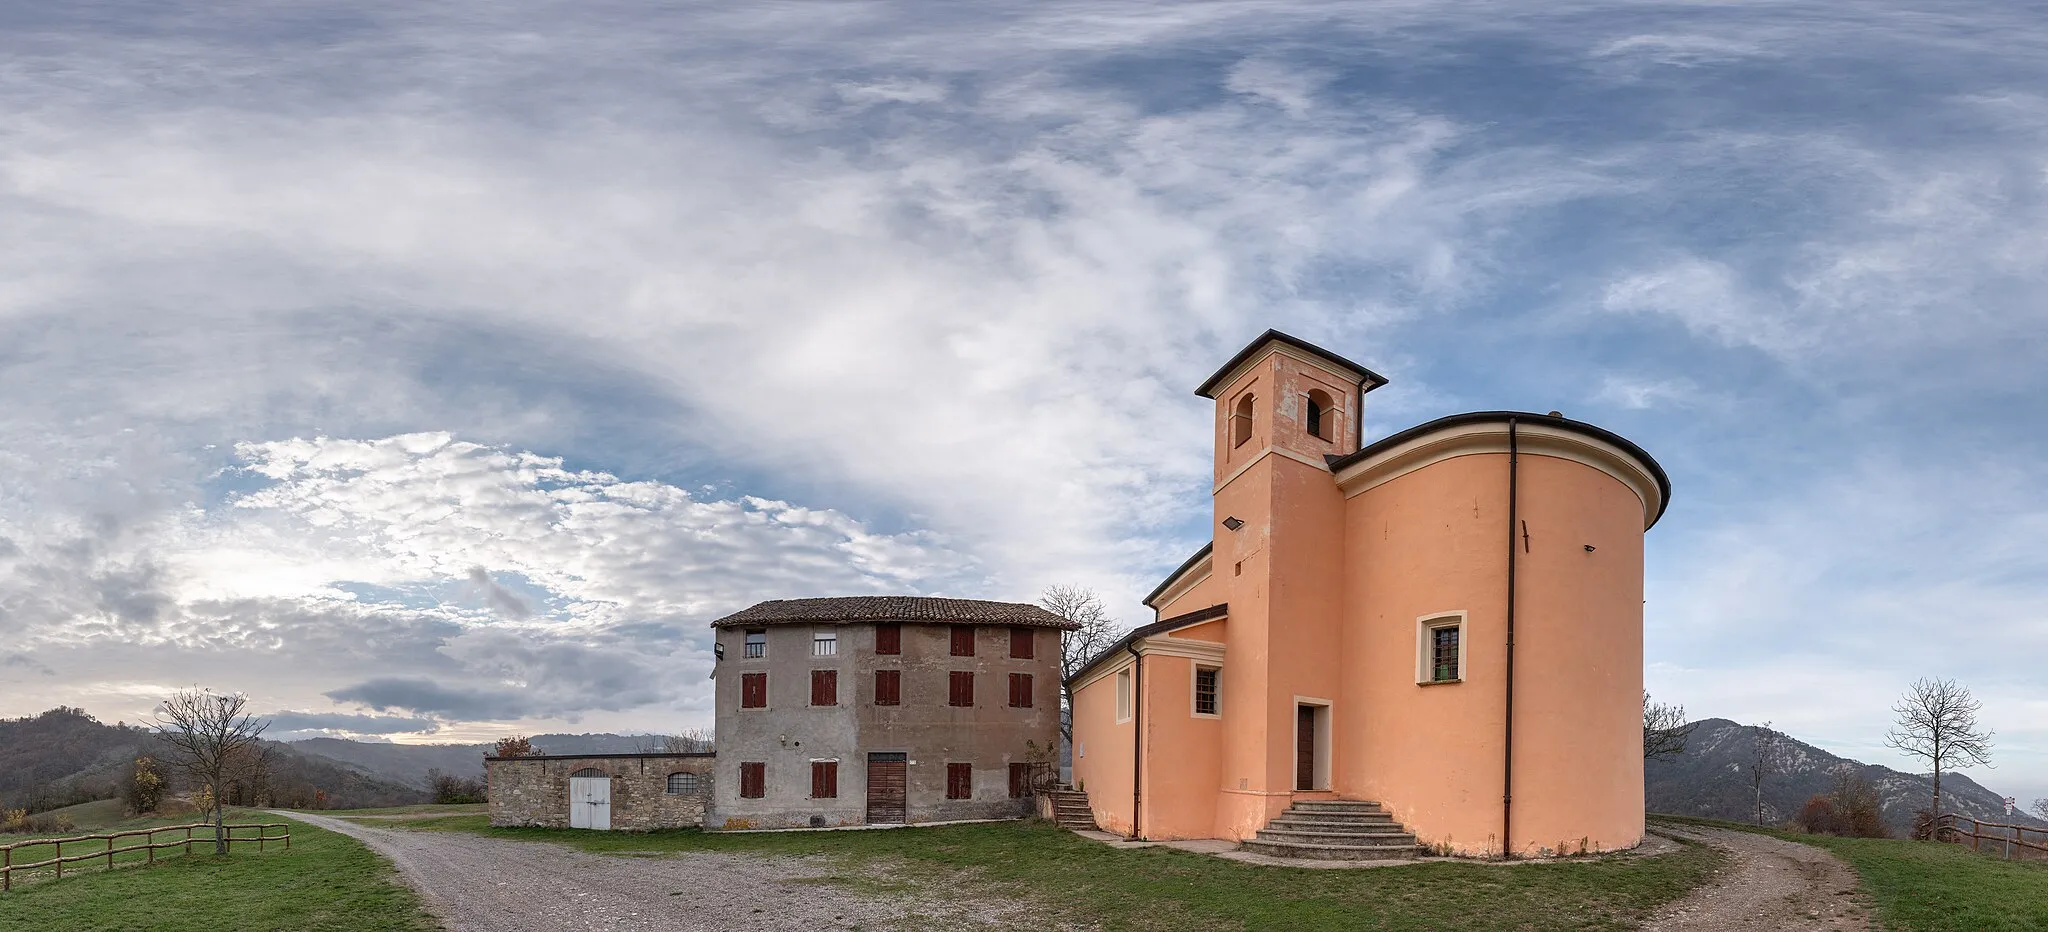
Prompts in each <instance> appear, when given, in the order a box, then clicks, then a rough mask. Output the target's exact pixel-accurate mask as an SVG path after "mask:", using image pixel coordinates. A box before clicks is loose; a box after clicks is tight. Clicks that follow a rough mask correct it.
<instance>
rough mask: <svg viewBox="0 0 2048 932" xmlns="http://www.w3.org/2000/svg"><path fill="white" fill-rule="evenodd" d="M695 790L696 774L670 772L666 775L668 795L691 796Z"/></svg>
mask: <svg viewBox="0 0 2048 932" xmlns="http://www.w3.org/2000/svg"><path fill="white" fill-rule="evenodd" d="M696 792H697V775H696V774H694V773H672V774H669V775H668V795H670V796H692V795H695V794H696Z"/></svg>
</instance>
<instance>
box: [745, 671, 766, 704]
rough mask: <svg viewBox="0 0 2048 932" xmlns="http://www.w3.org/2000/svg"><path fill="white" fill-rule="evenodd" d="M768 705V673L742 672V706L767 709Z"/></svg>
mask: <svg viewBox="0 0 2048 932" xmlns="http://www.w3.org/2000/svg"><path fill="white" fill-rule="evenodd" d="M767 707H768V674H766V673H742V674H740V708H742V709H765V708H767Z"/></svg>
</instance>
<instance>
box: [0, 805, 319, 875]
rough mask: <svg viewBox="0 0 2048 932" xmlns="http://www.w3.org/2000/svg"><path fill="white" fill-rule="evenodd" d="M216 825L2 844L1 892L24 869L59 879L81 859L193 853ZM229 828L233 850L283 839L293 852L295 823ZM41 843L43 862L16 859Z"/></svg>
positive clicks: (147, 859)
mask: <svg viewBox="0 0 2048 932" xmlns="http://www.w3.org/2000/svg"><path fill="white" fill-rule="evenodd" d="M212 828H213V823H211V822H194V823H192V824H190V825H166V826H162V827H160V828H138V829H134V830H132V831H127V832H114V833H112V834H108V835H76V836H73V837H70V838H31V839H29V840H28V841H17V842H15V843H13V844H8V845H0V892H4V891H8V890H13V889H14V875H15V874H16V873H17V872H20V871H33V870H41V869H43V868H46V867H54V868H56V878H55V879H58V880H61V879H63V877H64V865H66V864H75V863H77V862H80V861H93V860H100V859H105V861H106V865H107V866H106V869H107V870H113V869H114V855H117V854H126V853H128V852H131V851H140V852H143V861H144V863H149V864H154V863H156V853H157V852H158V851H160V850H164V849H168V848H183V849H185V853H186V854H190V853H192V844H193V842H194V841H197V842H199V843H201V844H206V845H211V844H213V837H212V833H211V830H212ZM225 828H226V829H227V841H228V848H229V850H233V849H234V845H235V843H236V842H241V843H243V844H248V843H249V842H252V841H253V842H255V843H256V850H258V851H262V850H263V847H264V845H267V844H269V843H270V842H273V841H278V842H283V843H284V847H285V850H286V851H290V850H291V847H292V833H291V824H290V823H288V822H245V823H242V824H240V825H229V826H225ZM195 829H205V830H208V834H206V835H203V836H197V837H196V838H195V836H194V835H193V834H192V832H193V830H195ZM250 829H253V830H255V832H256V834H254V835H241V836H237V835H236V834H235V832H236V831H237V830H242V831H247V830H250ZM271 829H280V830H281V831H279V832H278V833H277V834H275V835H273V834H271V833H270V830H271ZM166 832H184V833H185V837H183V838H174V839H171V840H170V841H157V840H156V836H158V835H161V834H164V833H166ZM123 838H141V839H142V842H141V843H140V844H132V845H122V846H120V847H118V848H117V847H115V846H114V842H115V841H118V840H120V839H123ZM94 841H96V842H101V843H103V844H102V847H100V848H98V849H96V850H93V851H87V852H84V853H82V854H69V855H67V854H65V853H64V846H65V845H78V844H81V843H83V842H94ZM39 845H49V846H50V857H48V858H45V859H44V860H41V861H33V862H28V863H23V864H16V863H15V862H14V852H15V851H17V850H20V849H23V848H32V847H36V846H39Z"/></svg>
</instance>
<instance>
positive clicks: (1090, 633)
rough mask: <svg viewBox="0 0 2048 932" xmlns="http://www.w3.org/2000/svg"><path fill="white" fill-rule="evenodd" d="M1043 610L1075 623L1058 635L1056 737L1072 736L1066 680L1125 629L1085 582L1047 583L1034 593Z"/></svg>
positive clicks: (1070, 697) (1071, 705)
mask: <svg viewBox="0 0 2048 932" xmlns="http://www.w3.org/2000/svg"><path fill="white" fill-rule="evenodd" d="M1038 604H1039V606H1040V607H1042V608H1044V609H1045V610H1046V611H1048V612H1051V613H1053V614H1055V615H1058V616H1060V617H1061V618H1065V619H1066V620H1068V621H1071V622H1073V623H1075V624H1077V625H1080V627H1079V628H1076V629H1074V630H1072V631H1068V632H1065V633H1063V634H1062V635H1061V636H1060V700H1061V703H1060V706H1061V707H1060V737H1061V738H1063V739H1065V740H1066V741H1068V742H1069V743H1071V742H1072V741H1073V740H1074V723H1073V709H1074V694H1073V691H1072V690H1071V689H1070V688H1068V686H1067V681H1068V680H1071V679H1073V678H1074V674H1076V673H1079V672H1081V666H1082V665H1083V664H1085V663H1087V662H1088V661H1089V660H1090V659H1093V658H1094V657H1095V655H1096V654H1099V653H1102V652H1103V651H1104V650H1107V649H1108V648H1109V646H1110V645H1111V644H1115V643H1116V641H1117V639H1118V638H1120V637H1123V635H1124V632H1125V631H1127V630H1129V629H1128V628H1126V627H1125V626H1124V625H1122V624H1120V623H1118V622H1117V620H1116V619H1114V618H1111V617H1110V615H1109V610H1108V609H1107V608H1104V607H1103V605H1102V599H1101V598H1100V597H1098V596H1096V594H1095V590H1093V589H1089V588H1087V587H1086V586H1047V587H1045V591H1044V592H1043V593H1041V594H1040V595H1039V597H1038Z"/></svg>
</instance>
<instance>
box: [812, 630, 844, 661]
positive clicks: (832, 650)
mask: <svg viewBox="0 0 2048 932" xmlns="http://www.w3.org/2000/svg"><path fill="white" fill-rule="evenodd" d="M838 653H839V632H837V631H820V632H818V633H816V634H813V635H811V656H813V657H831V656H834V655H836V654H838Z"/></svg>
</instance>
